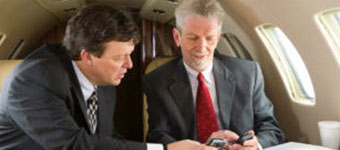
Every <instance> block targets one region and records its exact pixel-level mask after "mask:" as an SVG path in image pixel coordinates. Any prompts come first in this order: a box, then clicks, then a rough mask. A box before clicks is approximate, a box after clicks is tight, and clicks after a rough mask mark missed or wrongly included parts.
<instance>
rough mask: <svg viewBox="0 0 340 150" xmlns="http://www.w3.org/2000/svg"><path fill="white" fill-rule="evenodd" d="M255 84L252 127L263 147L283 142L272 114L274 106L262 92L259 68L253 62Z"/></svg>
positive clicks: (262, 81)
mask: <svg viewBox="0 0 340 150" xmlns="http://www.w3.org/2000/svg"><path fill="white" fill-rule="evenodd" d="M254 68H255V84H254V89H253V107H254V129H255V133H256V136H257V138H258V140H259V142H260V144H261V146H262V147H263V148H265V147H269V146H272V145H276V144H280V143H283V142H284V139H285V138H284V134H283V132H282V131H281V129H280V127H279V124H278V121H277V120H276V118H275V116H274V107H273V105H272V103H271V102H270V101H269V99H268V98H267V96H266V95H265V92H264V80H263V76H262V72H261V69H260V67H259V65H258V64H255V66H254Z"/></svg>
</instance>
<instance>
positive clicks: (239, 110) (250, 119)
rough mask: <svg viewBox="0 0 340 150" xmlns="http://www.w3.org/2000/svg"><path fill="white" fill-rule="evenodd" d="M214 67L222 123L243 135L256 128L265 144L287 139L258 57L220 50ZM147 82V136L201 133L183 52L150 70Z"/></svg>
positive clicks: (166, 137) (192, 136) (155, 139)
mask: <svg viewBox="0 0 340 150" xmlns="http://www.w3.org/2000/svg"><path fill="white" fill-rule="evenodd" d="M213 73H214V78H215V84H216V95H217V100H218V107H219V110H220V111H219V112H220V117H221V118H220V120H221V122H222V126H223V127H222V128H223V129H227V130H231V131H234V132H235V133H237V134H239V135H242V134H244V133H245V132H246V131H248V130H254V131H255V133H256V136H257V137H258V140H259V142H260V144H261V145H262V146H263V147H268V146H271V145H275V144H278V143H282V142H283V141H284V135H283V133H282V131H281V130H280V128H279V125H278V122H277V121H276V119H275V117H274V114H273V105H272V103H271V102H270V101H269V100H268V99H267V97H266V95H265V93H264V83H263V77H262V73H261V70H260V67H259V66H258V65H257V64H256V63H254V62H251V61H247V60H241V59H236V58H231V57H227V56H222V55H219V54H216V55H215V56H214V61H213ZM143 86H144V91H145V93H146V95H147V99H148V101H147V102H148V113H149V132H148V136H147V141H150V142H161V143H170V142H174V141H177V140H181V139H193V140H197V139H198V138H197V132H196V120H195V118H196V117H195V107H194V104H193V98H192V90H191V86H190V81H189V78H188V76H187V72H186V70H185V67H184V65H183V60H182V59H181V58H178V59H175V60H172V61H171V62H169V63H167V64H165V65H163V66H161V67H159V68H158V69H156V70H154V71H153V72H151V73H149V74H147V75H146V76H145V77H144V79H143Z"/></svg>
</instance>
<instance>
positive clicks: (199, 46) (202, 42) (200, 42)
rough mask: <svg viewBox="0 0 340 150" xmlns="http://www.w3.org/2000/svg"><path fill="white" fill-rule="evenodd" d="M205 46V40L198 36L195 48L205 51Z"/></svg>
mask: <svg viewBox="0 0 340 150" xmlns="http://www.w3.org/2000/svg"><path fill="white" fill-rule="evenodd" d="M206 47H207V41H206V40H205V39H204V38H200V39H199V40H198V43H197V49H198V50H199V51H201V52H202V51H205V49H206Z"/></svg>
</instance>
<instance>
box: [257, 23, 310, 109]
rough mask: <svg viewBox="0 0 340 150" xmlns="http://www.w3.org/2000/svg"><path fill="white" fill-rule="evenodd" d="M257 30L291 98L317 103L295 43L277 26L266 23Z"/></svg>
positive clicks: (301, 101)
mask: <svg viewBox="0 0 340 150" xmlns="http://www.w3.org/2000/svg"><path fill="white" fill-rule="evenodd" d="M256 32H257V33H258V35H259V36H260V38H261V40H262V42H263V43H264V44H265V46H266V47H267V50H268V51H269V53H270V55H271V57H272V59H273V60H274V62H275V64H276V66H277V67H278V68H279V72H280V74H281V77H282V78H283V79H284V82H285V85H286V89H287V90H288V92H289V93H290V96H291V98H292V99H293V100H294V101H296V102H298V103H302V104H311V105H313V104H315V93H314V88H313V84H312V81H311V79H310V76H309V73H308V71H307V68H306V66H305V64H304V62H303V60H302V58H301V56H300V54H299V52H298V51H297V50H296V48H295V47H294V45H293V43H292V42H291V41H290V40H289V39H288V37H287V36H286V35H285V34H284V32H283V31H282V30H281V29H280V28H279V27H277V26H274V25H270V24H265V25H260V26H257V27H256Z"/></svg>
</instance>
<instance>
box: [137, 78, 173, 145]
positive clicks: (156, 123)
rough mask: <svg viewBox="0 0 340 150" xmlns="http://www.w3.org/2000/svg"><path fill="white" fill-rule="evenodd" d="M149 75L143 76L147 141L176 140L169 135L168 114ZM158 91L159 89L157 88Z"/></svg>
mask: <svg viewBox="0 0 340 150" xmlns="http://www.w3.org/2000/svg"><path fill="white" fill-rule="evenodd" d="M150 79H151V78H150V77H147V76H144V78H143V89H144V92H145V94H146V97H147V105H148V109H147V112H148V115H149V117H148V118H149V120H148V124H149V129H148V134H147V139H146V141H147V142H159V143H163V144H169V143H172V142H175V141H177V140H176V139H175V138H174V137H173V136H172V135H171V133H172V132H171V129H170V126H169V122H168V116H167V113H166V111H165V110H166V109H165V108H164V104H162V99H161V98H159V97H158V96H157V94H158V93H157V92H156V91H155V90H156V89H155V88H157V86H155V85H153V83H155V82H154V81H151V80H150ZM158 91H159V90H158Z"/></svg>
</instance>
